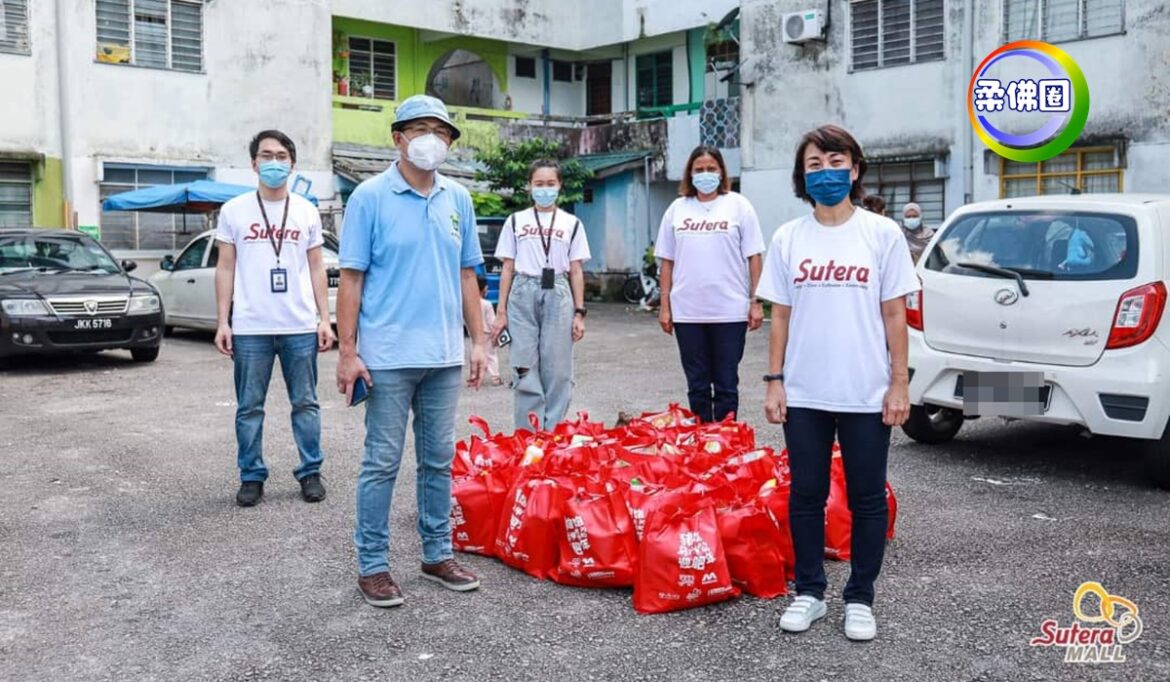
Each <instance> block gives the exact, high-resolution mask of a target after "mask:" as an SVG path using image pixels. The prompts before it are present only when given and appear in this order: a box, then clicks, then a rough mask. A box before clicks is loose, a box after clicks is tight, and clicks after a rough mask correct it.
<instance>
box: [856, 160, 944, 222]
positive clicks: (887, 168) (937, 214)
mask: <svg viewBox="0 0 1170 682" xmlns="http://www.w3.org/2000/svg"><path fill="white" fill-rule="evenodd" d="M934 167H935V159H933V158H929V159H915V160H909V161H902V160H898V161H893V160H891V161H882V160H880V159H878V160H876V161H870V162H869V167H868V168H867V170H866V171H865V178H864V185H865V191H866V193H867V194H877V195H880V196H881V197H882V198H883V199H885V200H886V213H887V215H888V216H889V217H890V218H893V219H894V220H901V218H902V207H903V206H905V205H906V204H908V203H910V202H911V201H913V202H914V203H916V204H918V205H919V206H921V207H922V220H923V222H924V223H926V224H927V225H928V226H931V227H938V226H939V224H941V223H942V221H943V218H945V217H946V179H945V178H936V177H935V174H934Z"/></svg>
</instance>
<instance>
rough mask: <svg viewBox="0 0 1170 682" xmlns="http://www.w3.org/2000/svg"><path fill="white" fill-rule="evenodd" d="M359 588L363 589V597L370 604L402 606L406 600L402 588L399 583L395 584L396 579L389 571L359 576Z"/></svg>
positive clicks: (386, 606) (384, 606) (382, 606)
mask: <svg viewBox="0 0 1170 682" xmlns="http://www.w3.org/2000/svg"><path fill="white" fill-rule="evenodd" d="M358 589H359V590H361V591H362V597H364V598H365V600H366V603H367V604H369V605H370V606H378V607H381V608H388V607H391V606H402V603H403V602H405V601H406V599H405V598H404V597H403V596H402V590H400V589H398V585H396V584H394V579H393V578H391V577H390V573H389V571H383V572H381V573H375V574H373V575H367V576H363V577H359V578H358Z"/></svg>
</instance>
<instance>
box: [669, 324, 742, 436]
mask: <svg viewBox="0 0 1170 682" xmlns="http://www.w3.org/2000/svg"><path fill="white" fill-rule="evenodd" d="M746 336H747V322H727V323H714V324H691V323H678V324H676V325H674V337H675V338H676V339H678V353H679V355H680V356H681V357H682V366H683V372H685V373H686V375H687V397H688V398H689V399H690V407H691V412H694V413H695V414H697V415H699V418H700V419H701V420H703V421H704V422H715V421H720V420H722V419H723V418H724V417H726V416H727V415H728V414H731V413H736V414H737V415H738V413H739V362H740V360H742V359H743V345H744V341H745V337H746Z"/></svg>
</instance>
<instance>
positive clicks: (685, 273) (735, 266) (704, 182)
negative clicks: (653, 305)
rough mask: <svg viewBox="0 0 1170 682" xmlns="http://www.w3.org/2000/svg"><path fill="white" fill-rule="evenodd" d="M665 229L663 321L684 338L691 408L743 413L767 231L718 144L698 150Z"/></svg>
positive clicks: (661, 232)
mask: <svg viewBox="0 0 1170 682" xmlns="http://www.w3.org/2000/svg"><path fill="white" fill-rule="evenodd" d="M678 193H679V198H677V199H675V200H674V203H672V204H671V205H670V207H669V208H668V209H666V214H665V215H663V216H662V224H661V225H660V226H659V228H658V240H657V242H655V243H656V244H657V246H656V250H655V253H656V255H657V256H658V258H659V259H661V261H662V270H661V272H660V273H659V283H660V287H661V289H662V307H661V308H660V310H659V312H658V323H659V324H660V325H661V326H662V331H664V332H666V333H667V334H671V333H673V334H674V336H675V339H677V341H678V352H679V356H680V358H681V359H682V366H683V372H684V373H685V374H686V376H687V396H688V398H689V402H690V408H691V411H692V412H694V413H695V414H697V415H698V416H699V418H700V419H701V420H702V421H704V422H715V421H720V420H722V419H724V418H725V417H727V416H728V415H729V414H738V412H739V363H740V361H741V360H742V359H743V349H744V344H745V342H746V340H747V332H748V330H749V329H750V330H752V331H755V330H757V329H759V328H760V326H761V325H762V324H763V323H764V306H763V304H762V303H761V302H760V301H759V300H758V299H756V298H755V291H756V285H757V284H758V283H759V281H760V268H761V267H762V266H761V261H762V256H761V254H762V253H763V252H764V236H763V234H762V233H761V232H760V221H759V218H757V217H756V211H755V209H754V208H752V205H751V203H750V202H748V200H747V199H746V198H745V197H744V196H743V195H741V194H738V193H736V192H732V191H731V179H730V178H729V177H727V165H726V164H725V163H724V162H723V155H722V154H720V152H719V150H718V149H716V148H714V147H707V146H700V147H698V148H696V149H695V150H694V151H693V152H691V156H690V159H689V160H688V161H687V165H686V170H685V171H684V173H683V179H682V182H681V183H680V184H679V188H678Z"/></svg>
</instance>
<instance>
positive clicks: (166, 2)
mask: <svg viewBox="0 0 1170 682" xmlns="http://www.w3.org/2000/svg"><path fill="white" fill-rule="evenodd" d="M5 1H6V0H5ZM95 6H96V11H97V60H98V61H99V62H106V63H109V64H134V65H136V66H148V67H152V68H156V69H173V70H175V71H195V72H199V71H202V70H203V0H96V5H95Z"/></svg>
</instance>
